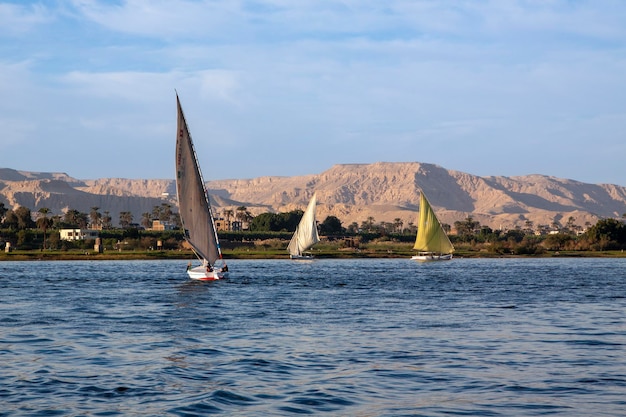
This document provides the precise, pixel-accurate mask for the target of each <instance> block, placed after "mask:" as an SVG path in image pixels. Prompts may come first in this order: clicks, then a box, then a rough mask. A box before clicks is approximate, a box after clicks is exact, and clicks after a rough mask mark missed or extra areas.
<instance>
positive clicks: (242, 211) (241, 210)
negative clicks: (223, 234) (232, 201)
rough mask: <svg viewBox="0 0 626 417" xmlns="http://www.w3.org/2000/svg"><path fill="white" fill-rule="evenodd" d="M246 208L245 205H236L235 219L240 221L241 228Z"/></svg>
mask: <svg viewBox="0 0 626 417" xmlns="http://www.w3.org/2000/svg"><path fill="white" fill-rule="evenodd" d="M246 210H248V208H247V207H246V206H239V207H237V215H236V216H235V217H236V219H237V220H239V221H240V222H241V226H242V228H243V221H244V220H245V216H246Z"/></svg>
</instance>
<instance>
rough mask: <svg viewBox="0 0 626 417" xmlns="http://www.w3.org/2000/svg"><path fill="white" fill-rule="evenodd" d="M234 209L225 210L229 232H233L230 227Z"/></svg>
mask: <svg viewBox="0 0 626 417" xmlns="http://www.w3.org/2000/svg"><path fill="white" fill-rule="evenodd" d="M233 214H234V212H233V209H224V217H226V226H227V230H231V227H230V218H231V217H232V216H233Z"/></svg>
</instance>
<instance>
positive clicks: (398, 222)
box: [393, 217, 404, 233]
mask: <svg viewBox="0 0 626 417" xmlns="http://www.w3.org/2000/svg"><path fill="white" fill-rule="evenodd" d="M403 225H404V223H403V222H402V219H401V218H400V217H396V218H395V219H393V226H394V227H395V229H396V232H398V233H400V232H402V226H403Z"/></svg>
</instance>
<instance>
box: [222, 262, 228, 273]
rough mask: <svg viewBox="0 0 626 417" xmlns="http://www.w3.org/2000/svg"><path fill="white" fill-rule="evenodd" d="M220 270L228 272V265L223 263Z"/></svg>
mask: <svg viewBox="0 0 626 417" xmlns="http://www.w3.org/2000/svg"><path fill="white" fill-rule="evenodd" d="M222 272H228V265H226V264H224V266H223V267H222Z"/></svg>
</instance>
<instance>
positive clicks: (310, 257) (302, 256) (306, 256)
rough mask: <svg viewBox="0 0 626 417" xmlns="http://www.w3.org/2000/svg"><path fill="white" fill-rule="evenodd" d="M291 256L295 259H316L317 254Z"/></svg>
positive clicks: (290, 256)
mask: <svg viewBox="0 0 626 417" xmlns="http://www.w3.org/2000/svg"><path fill="white" fill-rule="evenodd" d="M289 258H290V259H293V260H295V261H310V260H312V259H315V256H313V255H289Z"/></svg>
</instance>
